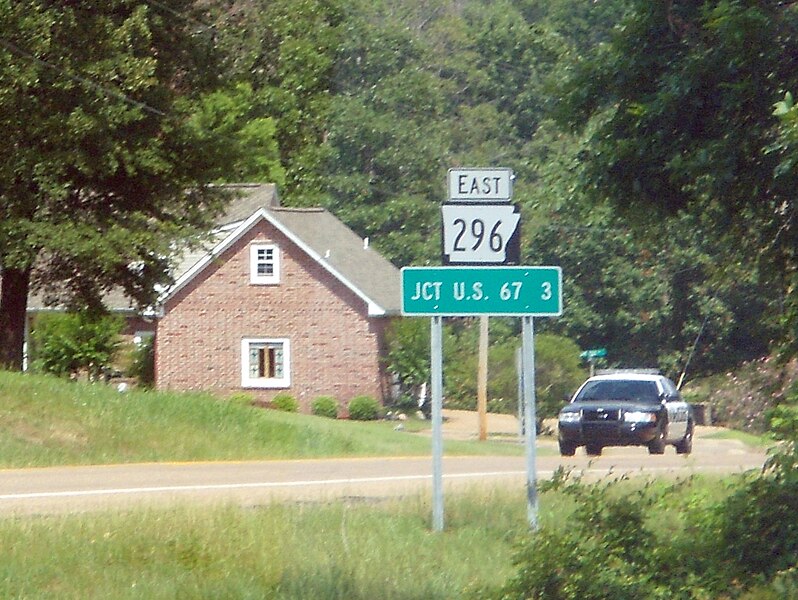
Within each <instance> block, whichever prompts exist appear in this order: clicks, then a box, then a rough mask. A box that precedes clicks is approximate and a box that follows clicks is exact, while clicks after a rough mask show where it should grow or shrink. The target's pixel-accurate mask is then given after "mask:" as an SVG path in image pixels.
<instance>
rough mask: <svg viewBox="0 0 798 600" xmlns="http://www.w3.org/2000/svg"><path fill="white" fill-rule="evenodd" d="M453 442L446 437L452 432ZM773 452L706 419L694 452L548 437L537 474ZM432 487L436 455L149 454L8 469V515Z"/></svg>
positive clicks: (685, 468) (464, 468) (451, 487)
mask: <svg viewBox="0 0 798 600" xmlns="http://www.w3.org/2000/svg"><path fill="white" fill-rule="evenodd" d="M444 448H445V441H444ZM765 460H766V452H765V451H764V450H762V449H753V448H751V447H748V446H746V445H744V444H742V443H741V442H738V441H734V440H720V439H715V438H713V437H711V436H709V435H708V434H707V431H706V430H704V429H703V428H697V433H696V437H695V440H694V446H693V453H692V454H691V455H689V456H687V457H685V456H681V455H677V454H676V453H675V451H674V449H673V448H672V447H668V449H667V450H666V453H665V454H664V455H661V456H652V455H649V454H648V452H647V451H646V449H645V448H607V449H605V450H604V453H603V454H602V456H600V457H587V456H586V455H584V451H583V450H582V451H580V452H578V453H577V456H574V457H560V456H559V455H558V454H557V453H556V444H555V443H553V442H551V441H548V440H545V441H541V442H539V444H538V457H537V460H536V464H535V467H536V468H535V476H536V478H537V479H538V480H539V481H540V480H543V479H546V478H550V477H551V476H552V474H553V473H554V471H555V470H556V469H557V468H558V467H560V466H563V467H565V468H566V469H570V470H572V471H573V472H575V473H582V474H583V475H584V476H585V477H587V478H599V477H606V476H617V475H619V474H621V473H629V474H632V475H648V476H656V477H660V476H681V477H686V476H689V475H691V474H696V473H721V474H722V473H733V472H740V471H744V470H749V469H759V468H761V467H762V465H763V463H764V461H765ZM443 477H444V486H445V487H444V489H445V493H447V492H450V491H456V490H457V489H462V488H463V487H478V486H495V485H505V486H517V487H518V489H519V490H523V489H524V486H525V484H526V479H527V465H526V459H525V458H524V457H523V456H518V457H502V456H468V457H445V458H444V465H443ZM431 489H432V460H431V457H429V456H422V457H393V458H357V459H352V458H347V459H322V460H269V461H248V462H211V463H148V464H127V465H106V466H81V467H51V468H35V469H9V470H0V515H3V516H8V515H21V514H58V513H73V512H86V511H93V510H106V509H115V510H120V509H121V510H126V509H130V508H134V507H140V506H167V505H175V504H179V503H200V502H204V503H217V504H219V503H235V504H239V505H244V506H255V505H261V504H266V503H271V502H327V501H336V500H342V499H343V500H353V501H354V500H356V501H378V500H380V499H384V498H390V497H396V496H402V495H410V494H419V493H422V494H423V493H426V491H431Z"/></svg>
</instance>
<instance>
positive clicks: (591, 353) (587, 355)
mask: <svg viewBox="0 0 798 600" xmlns="http://www.w3.org/2000/svg"><path fill="white" fill-rule="evenodd" d="M605 356H607V349H606V348H594V349H593V350H585V351H584V352H582V353H581V354H579V358H582V359H584V360H593V359H594V358H603V357H605Z"/></svg>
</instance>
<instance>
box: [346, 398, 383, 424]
mask: <svg viewBox="0 0 798 600" xmlns="http://www.w3.org/2000/svg"><path fill="white" fill-rule="evenodd" d="M379 414H380V405H379V403H378V402H377V401H376V400H375V399H374V398H372V397H371V396H358V397H356V398H352V400H350V401H349V418H350V419H352V420H354V421H374V420H375V419H377V418H378V417H379Z"/></svg>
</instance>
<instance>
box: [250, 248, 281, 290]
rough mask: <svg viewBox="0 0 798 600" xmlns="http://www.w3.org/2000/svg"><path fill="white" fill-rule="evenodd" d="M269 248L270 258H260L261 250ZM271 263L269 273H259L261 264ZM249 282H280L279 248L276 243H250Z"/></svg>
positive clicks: (267, 283) (264, 283)
mask: <svg viewBox="0 0 798 600" xmlns="http://www.w3.org/2000/svg"><path fill="white" fill-rule="evenodd" d="M269 250H271V253H272V256H271V259H270V260H268V259H266V260H264V259H261V257H260V253H261V252H268V251H269ZM265 264H271V269H272V272H271V274H269V275H260V274H259V267H260V266H261V265H265ZM249 282H250V283H252V284H254V285H274V284H277V283H280V248H279V247H278V246H277V244H252V245H250V247H249Z"/></svg>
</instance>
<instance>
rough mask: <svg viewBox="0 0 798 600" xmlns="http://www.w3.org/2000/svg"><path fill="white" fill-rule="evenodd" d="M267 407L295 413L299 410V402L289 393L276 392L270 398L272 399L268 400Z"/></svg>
mask: <svg viewBox="0 0 798 600" xmlns="http://www.w3.org/2000/svg"><path fill="white" fill-rule="evenodd" d="M269 408H273V409H274V410H280V411H282V412H290V413H295V412H297V411H299V402H298V401H297V399H296V398H294V397H293V396H291V395H290V394H277V395H276V396H275V397H274V398H272V401H271V402H269Z"/></svg>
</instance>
